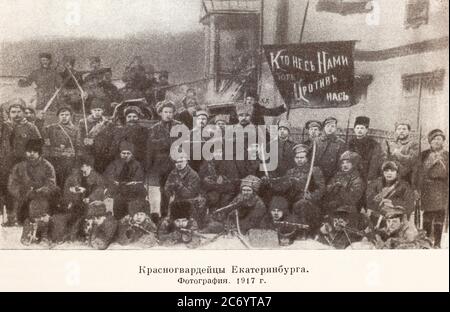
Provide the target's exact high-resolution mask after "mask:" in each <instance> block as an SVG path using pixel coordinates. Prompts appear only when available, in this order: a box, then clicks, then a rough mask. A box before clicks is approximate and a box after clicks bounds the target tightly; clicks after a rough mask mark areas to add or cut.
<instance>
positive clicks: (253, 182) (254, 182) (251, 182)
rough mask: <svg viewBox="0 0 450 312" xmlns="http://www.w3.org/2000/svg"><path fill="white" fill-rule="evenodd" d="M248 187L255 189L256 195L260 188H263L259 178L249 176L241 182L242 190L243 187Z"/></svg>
mask: <svg viewBox="0 0 450 312" xmlns="http://www.w3.org/2000/svg"><path fill="white" fill-rule="evenodd" d="M245 186H248V187H250V188H252V189H253V191H254V192H255V193H257V192H258V191H259V187H260V186H261V180H260V179H259V178H258V177H255V176H252V175H249V176H247V177H245V178H244V179H242V181H241V190H242V188H243V187H245Z"/></svg>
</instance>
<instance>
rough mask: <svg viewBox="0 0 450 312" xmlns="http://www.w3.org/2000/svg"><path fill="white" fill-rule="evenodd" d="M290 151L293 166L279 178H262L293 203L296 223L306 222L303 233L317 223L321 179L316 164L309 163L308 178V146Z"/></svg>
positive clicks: (322, 183)
mask: <svg viewBox="0 0 450 312" xmlns="http://www.w3.org/2000/svg"><path fill="white" fill-rule="evenodd" d="M294 151H295V159H294V160H295V163H296V167H295V168H292V169H289V170H288V172H287V173H286V175H285V176H283V177H281V178H263V180H264V181H265V183H266V184H268V185H269V186H270V189H271V190H272V191H274V192H275V193H277V194H279V195H281V196H283V197H285V198H286V199H287V200H288V201H289V202H291V203H293V205H292V212H293V213H294V214H295V215H296V216H297V217H298V218H299V222H300V223H302V224H306V225H308V226H309V230H308V231H307V233H305V234H306V235H314V234H315V232H316V230H317V228H318V227H319V225H320V220H321V216H320V207H319V203H320V201H321V199H322V195H323V193H324V190H325V181H324V178H323V175H322V172H321V170H320V169H319V168H318V167H313V169H312V172H311V176H310V178H309V174H310V170H311V163H310V160H309V159H308V152H309V148H308V146H306V145H303V144H299V145H296V146H295V147H294ZM308 182H309V184H308V185H307V183H308Z"/></svg>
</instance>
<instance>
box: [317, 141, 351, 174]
mask: <svg viewBox="0 0 450 312" xmlns="http://www.w3.org/2000/svg"><path fill="white" fill-rule="evenodd" d="M345 150H346V144H345V142H344V140H342V139H340V138H338V137H337V136H336V135H329V136H326V135H323V136H321V137H320V138H319V139H318V140H317V151H316V159H315V161H314V165H316V166H318V167H319V168H320V170H322V173H323V176H324V177H325V181H326V182H328V181H329V180H330V179H331V178H332V177H333V176H334V175H335V174H336V173H337V172H338V170H339V158H340V157H341V155H342V154H343V153H344V152H345Z"/></svg>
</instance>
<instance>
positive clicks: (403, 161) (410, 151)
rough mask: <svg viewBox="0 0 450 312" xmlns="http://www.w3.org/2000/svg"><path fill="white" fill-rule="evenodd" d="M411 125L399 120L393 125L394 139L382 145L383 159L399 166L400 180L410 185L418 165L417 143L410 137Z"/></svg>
mask: <svg viewBox="0 0 450 312" xmlns="http://www.w3.org/2000/svg"><path fill="white" fill-rule="evenodd" d="M410 133H411V123H410V122H409V121H408V120H400V121H398V122H396V123H395V136H396V137H395V139H394V140H392V141H388V140H386V141H385V142H384V144H383V145H382V148H383V159H384V160H394V161H396V162H397V163H398V164H399V170H400V172H399V174H400V178H402V179H403V180H404V181H406V182H408V183H409V184H412V182H413V181H412V178H413V171H414V170H415V168H416V166H417V165H418V158H419V143H417V142H414V141H413V140H412V138H411V136H410Z"/></svg>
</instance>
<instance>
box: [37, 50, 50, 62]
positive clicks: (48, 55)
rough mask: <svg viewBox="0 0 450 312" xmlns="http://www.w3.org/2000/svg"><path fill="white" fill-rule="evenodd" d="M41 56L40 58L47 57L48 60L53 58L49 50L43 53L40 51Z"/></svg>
mask: <svg viewBox="0 0 450 312" xmlns="http://www.w3.org/2000/svg"><path fill="white" fill-rule="evenodd" d="M39 58H40V59H41V58H46V59H48V60H51V59H52V55H51V54H50V53H48V52H42V53H39Z"/></svg>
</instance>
